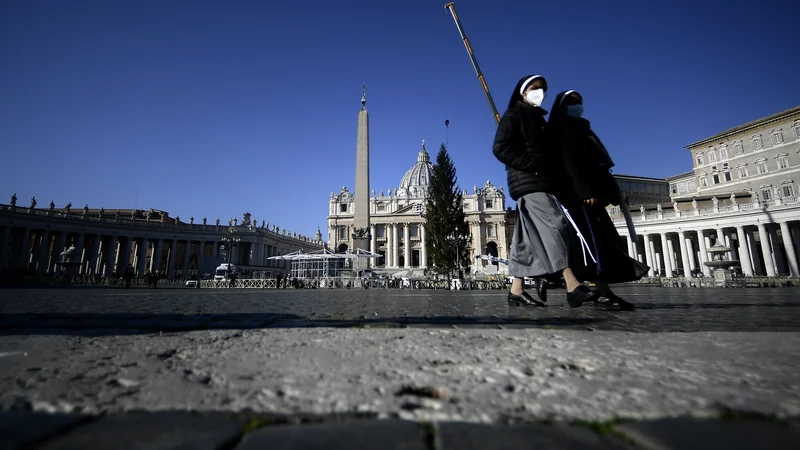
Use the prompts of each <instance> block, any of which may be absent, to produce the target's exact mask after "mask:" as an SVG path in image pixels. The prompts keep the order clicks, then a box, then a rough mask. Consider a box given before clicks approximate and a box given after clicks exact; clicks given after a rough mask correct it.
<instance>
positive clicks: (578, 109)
mask: <svg viewBox="0 0 800 450" xmlns="http://www.w3.org/2000/svg"><path fill="white" fill-rule="evenodd" d="M567 115H568V116H572V117H580V116H582V115H583V105H570V106H567Z"/></svg>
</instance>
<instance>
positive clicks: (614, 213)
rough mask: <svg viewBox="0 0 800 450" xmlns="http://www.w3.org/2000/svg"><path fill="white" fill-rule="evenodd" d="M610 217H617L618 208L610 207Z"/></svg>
mask: <svg viewBox="0 0 800 450" xmlns="http://www.w3.org/2000/svg"><path fill="white" fill-rule="evenodd" d="M611 215H613V216H617V215H619V206H612V207H611Z"/></svg>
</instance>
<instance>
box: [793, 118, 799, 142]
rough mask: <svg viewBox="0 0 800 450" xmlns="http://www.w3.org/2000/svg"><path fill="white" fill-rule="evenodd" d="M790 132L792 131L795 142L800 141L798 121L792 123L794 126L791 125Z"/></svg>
mask: <svg viewBox="0 0 800 450" xmlns="http://www.w3.org/2000/svg"><path fill="white" fill-rule="evenodd" d="M792 131H794V138H795V140H797V139H800V120H796V121H795V122H794V125H792Z"/></svg>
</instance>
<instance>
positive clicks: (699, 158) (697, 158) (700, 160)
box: [694, 153, 703, 166]
mask: <svg viewBox="0 0 800 450" xmlns="http://www.w3.org/2000/svg"><path fill="white" fill-rule="evenodd" d="M694 159H695V161H697V165H698V166H702V165H703V154H702V153H698V154H696V155H695V156H694Z"/></svg>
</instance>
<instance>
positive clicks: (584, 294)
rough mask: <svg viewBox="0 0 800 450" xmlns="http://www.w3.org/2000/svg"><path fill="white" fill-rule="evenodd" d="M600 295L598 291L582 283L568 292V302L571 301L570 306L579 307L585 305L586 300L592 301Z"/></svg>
mask: <svg viewBox="0 0 800 450" xmlns="http://www.w3.org/2000/svg"><path fill="white" fill-rule="evenodd" d="M598 296H599V294H598V293H596V292H594V291H592V290H591V289H589V288H588V287H586V286H584V285H580V286H578V287H576V288H575V290H574V291H572V292H567V303H569V306H570V308H577V307H579V306H581V305H583V303H584V302H590V301H592V300H594V299H595V298H597V297H598Z"/></svg>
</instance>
